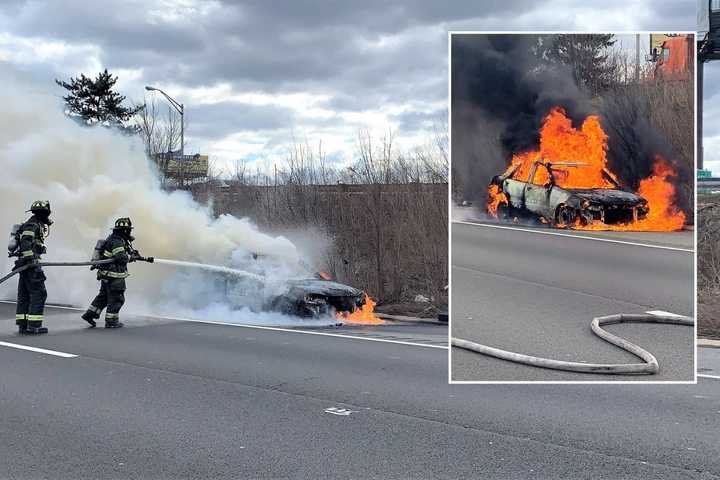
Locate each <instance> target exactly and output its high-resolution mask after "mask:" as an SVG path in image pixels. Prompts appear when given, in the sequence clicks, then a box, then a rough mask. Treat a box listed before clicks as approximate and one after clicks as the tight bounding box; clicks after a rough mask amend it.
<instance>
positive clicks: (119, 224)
mask: <svg viewBox="0 0 720 480" xmlns="http://www.w3.org/2000/svg"><path fill="white" fill-rule="evenodd" d="M115 228H116V229H117V230H120V229H127V230H132V228H133V226H132V221H130V218H128V217H122V218H118V219H117V220H115Z"/></svg>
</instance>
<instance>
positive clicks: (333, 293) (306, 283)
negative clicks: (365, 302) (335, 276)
mask: <svg viewBox="0 0 720 480" xmlns="http://www.w3.org/2000/svg"><path fill="white" fill-rule="evenodd" d="M287 284H288V286H289V287H290V289H291V290H294V291H296V292H302V293H303V294H304V295H307V294H317V295H326V296H329V297H354V296H357V295H361V294H362V292H361V291H360V290H358V289H357V288H353V287H351V286H349V285H345V284H343V283H338V282H333V281H332V280H320V279H316V278H303V279H298V280H289V281H288V282H287Z"/></svg>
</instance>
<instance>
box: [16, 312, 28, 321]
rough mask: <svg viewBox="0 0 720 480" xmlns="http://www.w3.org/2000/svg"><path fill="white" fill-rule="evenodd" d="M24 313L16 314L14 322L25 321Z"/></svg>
mask: <svg viewBox="0 0 720 480" xmlns="http://www.w3.org/2000/svg"><path fill="white" fill-rule="evenodd" d="M25 315H26V314H25V313H16V314H15V320H25Z"/></svg>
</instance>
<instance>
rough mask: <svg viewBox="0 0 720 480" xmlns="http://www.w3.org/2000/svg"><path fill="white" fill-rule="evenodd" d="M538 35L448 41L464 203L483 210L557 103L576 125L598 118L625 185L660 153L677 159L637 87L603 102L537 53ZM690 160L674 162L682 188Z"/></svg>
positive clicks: (633, 183)
mask: <svg viewBox="0 0 720 480" xmlns="http://www.w3.org/2000/svg"><path fill="white" fill-rule="evenodd" d="M540 38H541V37H538V35H502V34H499V35H453V37H452V45H451V58H452V64H451V68H452V99H451V102H452V157H453V158H452V165H453V171H454V172H453V173H454V177H453V181H455V182H458V183H459V184H460V185H459V187H460V188H461V189H462V190H463V195H464V198H465V199H470V200H475V201H477V202H478V204H481V205H484V203H485V202H484V201H485V199H486V195H487V185H488V183H489V182H490V180H491V178H492V176H493V175H497V174H498V173H501V172H502V171H503V170H504V169H505V168H506V167H507V165H508V164H509V161H510V158H511V157H512V155H513V154H516V153H521V152H523V151H526V150H529V149H532V148H537V146H538V143H539V131H540V126H541V124H542V120H543V118H544V117H545V116H546V115H547V114H548V112H549V111H550V108H551V107H554V106H561V107H562V108H563V109H564V110H565V111H566V113H567V114H568V116H569V117H570V118H571V119H572V121H573V124H574V126H576V127H578V126H580V124H581V122H582V120H583V119H584V118H585V117H586V116H587V115H590V114H597V115H600V117H601V123H602V126H603V128H604V129H605V131H606V132H607V133H608V137H609V140H608V164H609V167H610V169H611V170H612V171H613V172H615V173H616V174H617V175H618V176H619V178H620V180H621V182H622V183H623V184H624V185H625V186H627V187H629V188H632V189H637V188H638V185H639V182H640V180H641V179H642V178H645V177H646V176H648V175H649V174H650V173H651V172H652V164H653V162H654V160H655V156H656V155H657V154H661V155H663V156H664V157H665V158H667V159H668V160H669V161H674V160H676V159H675V158H674V155H673V149H672V147H671V145H670V144H669V142H668V141H667V140H666V139H665V138H663V136H662V134H661V133H660V132H659V131H658V130H657V129H655V128H653V127H652V125H651V122H650V120H649V117H650V112H649V110H650V106H649V105H648V97H647V95H645V93H646V92H643V91H642V89H643V87H642V86H639V85H632V84H630V85H628V84H618V85H617V88H616V89H615V90H614V91H612V92H607V93H605V94H603V95H602V98H591V96H590V94H589V93H588V92H587V91H585V90H583V89H582V88H580V87H579V86H578V85H577V84H576V83H575V80H574V78H573V75H572V72H571V71H570V69H569V68H567V67H566V66H564V65H561V64H558V63H549V62H547V61H545V60H544V59H541V58H539V57H538V56H537V55H536V54H535V53H534V51H533V49H534V47H535V46H536V45H537V44H538V41H539V39H540ZM542 41H551V37H548V36H544V37H542ZM648 88H649V87H648ZM686 163H687V164H686ZM690 163H691V162H685V163H682V162H681V163H680V164H677V163H676V164H675V166H676V170H677V171H678V177H679V178H678V182H679V183H681V182H687V181H688V179H691V178H692V168H688V165H689V164H690ZM688 194H690V195H691V192H689V193H688V191H687V190H686V189H678V195H680V196H682V197H683V198H680V199H678V200H679V204H680V205H682V206H685V204H690V203H692V202H688V201H687V198H684V197H686V196H687V195H688Z"/></svg>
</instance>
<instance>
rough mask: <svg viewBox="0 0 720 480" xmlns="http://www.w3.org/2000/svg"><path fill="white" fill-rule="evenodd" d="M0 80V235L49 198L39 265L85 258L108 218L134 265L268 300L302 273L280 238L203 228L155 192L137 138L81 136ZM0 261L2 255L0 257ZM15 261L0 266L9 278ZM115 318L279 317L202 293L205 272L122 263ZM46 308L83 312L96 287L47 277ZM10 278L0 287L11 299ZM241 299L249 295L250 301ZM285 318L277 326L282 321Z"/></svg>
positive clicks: (227, 225) (77, 272)
mask: <svg viewBox="0 0 720 480" xmlns="http://www.w3.org/2000/svg"><path fill="white" fill-rule="evenodd" d="M3 70H4V71H3V72H2V73H0V82H1V83H2V85H3V88H2V89H0V105H2V114H1V115H0V159H1V163H0V165H2V176H3V180H2V184H1V185H2V188H0V225H2V227H3V228H4V229H5V230H6V231H7V232H8V233H7V234H9V231H10V228H11V226H12V225H13V224H14V223H21V222H23V221H25V220H26V219H27V218H28V216H29V214H27V213H25V211H26V210H27V209H28V208H29V205H30V203H31V202H32V201H33V200H50V203H51V206H52V211H53V214H52V217H51V218H53V220H54V222H55V224H54V225H53V226H52V227H51V234H50V236H49V238H48V239H47V240H46V242H45V243H46V246H47V248H48V253H47V255H45V256H44V257H43V259H44V260H46V261H82V260H88V259H89V258H90V256H91V255H92V249H93V247H94V245H95V242H96V240H97V239H100V238H105V237H106V236H107V235H108V234H109V233H110V230H111V228H112V225H113V224H114V221H115V219H116V218H118V217H122V216H129V217H131V219H132V221H133V225H134V227H135V230H134V235H135V237H136V240H135V242H134V245H135V247H136V248H138V250H140V252H141V253H142V254H143V255H146V256H157V257H162V258H167V259H178V260H185V261H191V262H199V263H210V264H214V265H223V266H228V267H232V268H238V269H242V270H246V271H250V272H253V273H257V274H261V275H264V276H266V277H267V279H268V281H267V282H266V284H265V283H264V284H263V287H262V289H263V290H265V291H262V292H259V293H258V292H255V293H254V297H255V298H256V299H257V298H258V295H260V296H262V295H267V294H268V291H267V289H272V291H273V292H274V293H279V291H280V290H282V288H284V280H285V279H287V278H291V277H298V276H302V275H307V274H308V273H309V272H307V271H305V268H304V267H303V265H304V263H303V262H302V261H301V258H302V255H301V253H300V252H299V251H298V249H297V248H296V247H295V245H294V244H293V243H292V242H291V241H290V240H288V239H287V238H285V237H282V236H271V235H268V234H265V233H262V232H260V231H258V229H257V227H256V226H255V225H254V224H253V223H252V222H250V221H249V220H248V219H244V218H243V219H238V218H235V217H232V216H229V215H223V216H221V217H219V218H213V216H212V213H211V211H210V209H209V208H208V207H205V206H202V205H200V204H198V203H197V202H195V201H194V200H193V199H192V198H191V197H190V195H189V194H187V193H185V192H173V193H168V192H165V191H163V190H161V189H160V187H159V182H158V180H157V176H156V174H155V172H154V170H153V166H152V163H151V162H150V161H149V160H148V159H147V158H146V156H145V154H144V151H143V145H142V143H141V142H140V140H139V139H138V138H135V137H130V136H127V135H123V134H120V133H117V132H115V131H113V130H111V129H107V128H103V127H93V128H90V127H84V126H82V125H79V124H77V123H76V122H74V121H73V120H70V119H68V118H67V117H66V116H65V114H64V113H63V102H62V99H61V98H59V96H57V97H56V96H53V95H51V94H50V87H49V86H48V87H47V88H46V87H45V86H43V87H39V86H37V85H31V84H28V83H27V82H26V81H25V80H24V79H22V78H20V77H19V76H18V75H17V74H15V73H12V72H8V71H7V66H3ZM254 254H256V255H257V259H254ZM3 257H4V256H3ZM13 260H14V259H0V268H2V270H3V271H5V272H7V271H10V269H11V268H12V263H13ZM129 270H130V272H131V276H130V277H129V279H128V281H127V283H128V292H127V294H126V298H127V303H126V307H125V311H131V312H138V313H161V314H167V315H174V314H182V315H183V316H191V315H195V316H200V317H205V318H206V317H212V316H216V315H220V318H213V319H214V320H231V321H233V320H234V321H238V322H243V323H251V322H253V320H257V319H258V318H259V319H260V321H261V322H264V323H268V322H269V323H278V321H281V320H282V319H280V318H278V317H279V316H278V315H271V316H268V315H262V316H257V315H254V314H251V313H250V312H249V311H248V310H239V311H238V310H237V309H235V308H234V307H235V306H236V304H234V303H232V302H231V301H230V300H227V299H226V298H223V295H221V294H220V292H217V291H216V292H212V293H213V294H212V295H210V294H209V293H210V292H208V286H209V285H212V284H213V282H208V281H207V280H208V277H207V275H208V274H207V273H199V272H193V271H188V270H186V269H177V268H173V267H169V266H162V265H150V264H143V263H140V262H138V263H133V264H130V267H129ZM45 274H46V276H47V277H48V281H47V289H48V302H56V303H64V304H71V305H78V306H86V305H87V304H88V303H89V302H90V300H92V298H93V297H94V295H95V293H96V291H97V289H98V282H97V281H96V279H95V273H94V272H90V271H89V269H87V268H46V270H45ZM16 284H17V282H16V280H10V281H8V282H6V283H5V284H3V285H0V298H14V295H15V288H16ZM250 296H251V297H252V296H253V295H250ZM285 320H287V319H285Z"/></svg>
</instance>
